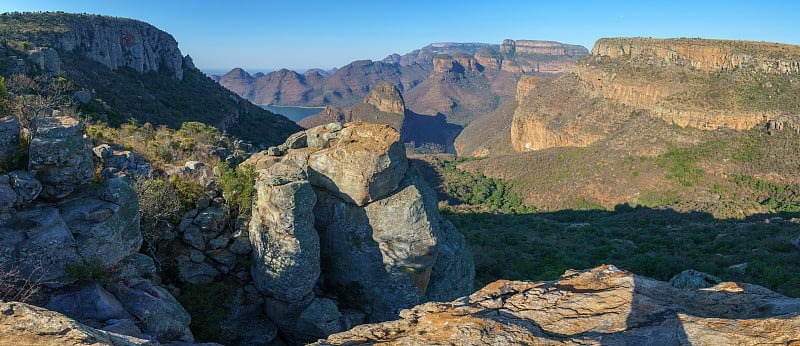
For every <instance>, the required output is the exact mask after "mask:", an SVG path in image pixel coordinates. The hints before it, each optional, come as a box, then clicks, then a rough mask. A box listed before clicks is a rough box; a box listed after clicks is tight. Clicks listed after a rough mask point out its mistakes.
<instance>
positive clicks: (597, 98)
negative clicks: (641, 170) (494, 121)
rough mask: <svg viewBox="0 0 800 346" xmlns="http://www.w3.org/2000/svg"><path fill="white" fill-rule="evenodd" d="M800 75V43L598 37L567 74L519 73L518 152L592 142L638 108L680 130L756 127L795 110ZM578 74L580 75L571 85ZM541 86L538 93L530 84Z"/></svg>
mask: <svg viewBox="0 0 800 346" xmlns="http://www.w3.org/2000/svg"><path fill="white" fill-rule="evenodd" d="M516 50H517V51H519V43H517V47H516ZM798 73H800V46H794V45H786V44H778V43H767V42H744V41H722V40H703V39H646V38H613V39H600V40H598V41H597V43H596V44H595V46H594V48H593V49H592V55H591V56H590V57H587V58H584V59H582V60H580V61H578V62H576V63H575V64H574V65H572V66H571V67H570V69H569V72H568V73H566V74H565V75H563V76H561V77H559V81H557V82H552V83H543V82H535V81H534V80H531V79H525V78H523V79H521V80H520V82H519V84H518V86H517V88H518V92H517V103H518V104H519V107H518V109H517V110H516V111H515V113H514V120H513V124H512V129H511V138H512V146H513V148H514V150H516V151H530V150H539V149H545V148H551V147H559V146H585V145H588V144H591V143H593V142H595V141H597V140H600V139H602V138H605V137H606V136H608V134H609V133H610V132H611V131H613V130H614V129H615V128H617V127H616V126H610V124H622V123H624V122H625V121H626V118H628V117H629V116H630V115H632V114H638V113H640V112H644V113H645V114H646V115H647V116H651V117H654V118H658V119H662V120H664V121H666V122H667V123H670V124H674V125H678V126H681V127H692V128H696V129H701V130H716V129H734V130H747V129H751V128H753V127H756V126H761V125H765V124H766V123H767V122H769V121H770V120H771V119H773V118H775V117H777V116H780V115H781V114H792V113H795V112H796V109H794V108H792V107H794V106H793V105H792V104H793V101H791V100H792V99H793V96H791V95H792V94H791V93H792V92H793V91H792V90H793V88H796V86H797V82H796V79H797V78H796V76H797V74H798ZM574 79H577V80H578V82H577V83H575V82H569V83H567V82H566V81H569V80H574ZM775 84H780V85H786V87H784V88H779V87H776V86H775ZM788 85H792V87H789V86H788ZM534 86H536V87H537V88H538V90H536V91H532V88H533V87H534ZM794 90H796V89H794ZM751 91H752V92H751ZM787 93H788V94H787ZM562 94H571V95H572V96H569V97H565V96H561V95H562ZM787 95H789V96H787ZM576 105H579V106H576ZM587 115H588V116H587Z"/></svg>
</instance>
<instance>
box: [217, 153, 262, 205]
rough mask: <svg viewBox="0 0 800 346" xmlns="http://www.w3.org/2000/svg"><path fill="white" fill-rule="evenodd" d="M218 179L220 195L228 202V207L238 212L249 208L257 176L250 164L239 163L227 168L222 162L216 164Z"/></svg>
mask: <svg viewBox="0 0 800 346" xmlns="http://www.w3.org/2000/svg"><path fill="white" fill-rule="evenodd" d="M217 169H218V170H219V180H217V184H219V186H220V187H221V188H222V196H223V197H225V201H227V202H228V207H230V209H231V210H232V211H233V210H235V211H237V212H238V213H239V214H242V213H245V212H247V211H249V210H250V207H251V206H252V203H253V202H252V201H253V195H254V194H255V191H256V190H255V185H254V184H255V180H256V177H258V173H256V170H255V167H253V166H252V165H240V166H237V167H236V168H229V167H228V166H226V165H225V164H224V163H220V164H219V165H217Z"/></svg>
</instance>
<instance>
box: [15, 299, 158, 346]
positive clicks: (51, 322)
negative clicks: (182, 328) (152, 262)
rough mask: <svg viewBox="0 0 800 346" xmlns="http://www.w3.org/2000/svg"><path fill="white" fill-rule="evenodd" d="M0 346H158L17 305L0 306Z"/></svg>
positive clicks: (40, 309)
mask: <svg viewBox="0 0 800 346" xmlns="http://www.w3.org/2000/svg"><path fill="white" fill-rule="evenodd" d="M0 344H2V345H41V346H61V345H157V343H155V342H152V341H150V340H144V339H138V338H135V337H131V336H127V335H121V334H117V333H113V332H107V331H102V330H97V329H94V328H92V327H89V326H86V325H83V324H80V323H78V322H77V321H75V320H73V319H71V318H67V317H65V316H64V315H62V314H60V313H57V312H54V311H50V310H47V309H44V308H40V307H37V306H33V305H28V304H25V303H20V302H8V303H2V304H0Z"/></svg>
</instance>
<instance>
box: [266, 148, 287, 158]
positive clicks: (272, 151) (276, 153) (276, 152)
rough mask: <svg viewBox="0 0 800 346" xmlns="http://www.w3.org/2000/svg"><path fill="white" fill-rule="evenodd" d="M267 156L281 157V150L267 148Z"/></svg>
mask: <svg viewBox="0 0 800 346" xmlns="http://www.w3.org/2000/svg"><path fill="white" fill-rule="evenodd" d="M267 155H270V156H282V155H283V150H281V148H278V147H269V148H267Z"/></svg>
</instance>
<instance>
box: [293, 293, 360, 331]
mask: <svg viewBox="0 0 800 346" xmlns="http://www.w3.org/2000/svg"><path fill="white" fill-rule="evenodd" d="M298 326H302V327H301V328H298V332H299V333H302V334H301V335H299V336H300V338H301V339H303V340H316V339H320V338H324V337H327V336H328V335H331V334H333V333H338V332H342V331H345V330H347V329H349V328H348V325H347V320H346V319H345V318H344V315H342V313H341V312H339V308H338V307H337V306H336V303H334V302H333V301H332V300H330V299H327V298H314V300H312V301H311V304H309V305H308V307H306V309H305V310H303V312H302V313H300V316H299V317H298Z"/></svg>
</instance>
